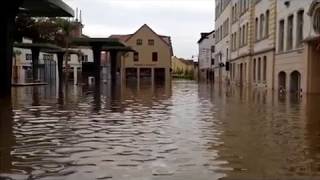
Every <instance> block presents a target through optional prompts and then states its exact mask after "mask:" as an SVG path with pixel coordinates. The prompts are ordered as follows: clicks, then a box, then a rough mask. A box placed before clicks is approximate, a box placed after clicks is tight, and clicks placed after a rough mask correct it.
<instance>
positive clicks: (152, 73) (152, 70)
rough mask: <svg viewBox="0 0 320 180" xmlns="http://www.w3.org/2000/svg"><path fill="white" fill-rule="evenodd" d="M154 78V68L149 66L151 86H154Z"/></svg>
mask: <svg viewBox="0 0 320 180" xmlns="http://www.w3.org/2000/svg"><path fill="white" fill-rule="evenodd" d="M154 78H155V77H154V68H151V86H152V87H153V86H154V81H155V79H154Z"/></svg>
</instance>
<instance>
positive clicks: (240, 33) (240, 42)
mask: <svg viewBox="0 0 320 180" xmlns="http://www.w3.org/2000/svg"><path fill="white" fill-rule="evenodd" d="M239 46H240V47H241V46H242V28H241V27H240V30H239Z"/></svg>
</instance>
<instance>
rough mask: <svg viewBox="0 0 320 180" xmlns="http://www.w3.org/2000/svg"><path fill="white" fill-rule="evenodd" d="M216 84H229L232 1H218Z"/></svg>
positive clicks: (216, 16)
mask: <svg viewBox="0 0 320 180" xmlns="http://www.w3.org/2000/svg"><path fill="white" fill-rule="evenodd" d="M215 2H216V8H215V9H216V11H215V13H216V14H215V55H214V57H215V58H214V59H215V65H214V76H215V78H214V82H216V83H225V82H229V79H230V73H229V67H228V66H229V61H230V47H231V12H232V6H231V2H232V1H231V0H216V1H215Z"/></svg>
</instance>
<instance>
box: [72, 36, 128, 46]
mask: <svg viewBox="0 0 320 180" xmlns="http://www.w3.org/2000/svg"><path fill="white" fill-rule="evenodd" d="M72 45H74V46H96V45H99V46H101V47H126V45H124V44H123V43H122V42H120V41H119V40H118V39H115V38H75V39H73V41H72Z"/></svg>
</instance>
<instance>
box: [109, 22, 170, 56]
mask: <svg viewBox="0 0 320 180" xmlns="http://www.w3.org/2000/svg"><path fill="white" fill-rule="evenodd" d="M144 27H145V28H148V29H149V30H151V32H152V33H154V34H155V35H156V36H157V37H159V39H160V40H162V41H163V42H164V43H165V44H166V45H167V46H169V48H170V51H171V56H173V49H172V42H171V37H170V36H165V35H159V34H157V33H156V32H155V31H154V30H153V29H151V28H150V27H149V26H148V25H147V24H144V25H142V26H141V27H140V28H139V29H138V30H137V31H136V32H134V33H133V34H123V35H120V34H114V35H111V36H109V38H116V39H119V40H120V41H122V42H128V41H129V40H130V39H131V38H132V37H133V36H134V35H135V34H137V33H138V32H139V31H140V30H141V29H142V28H144Z"/></svg>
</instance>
